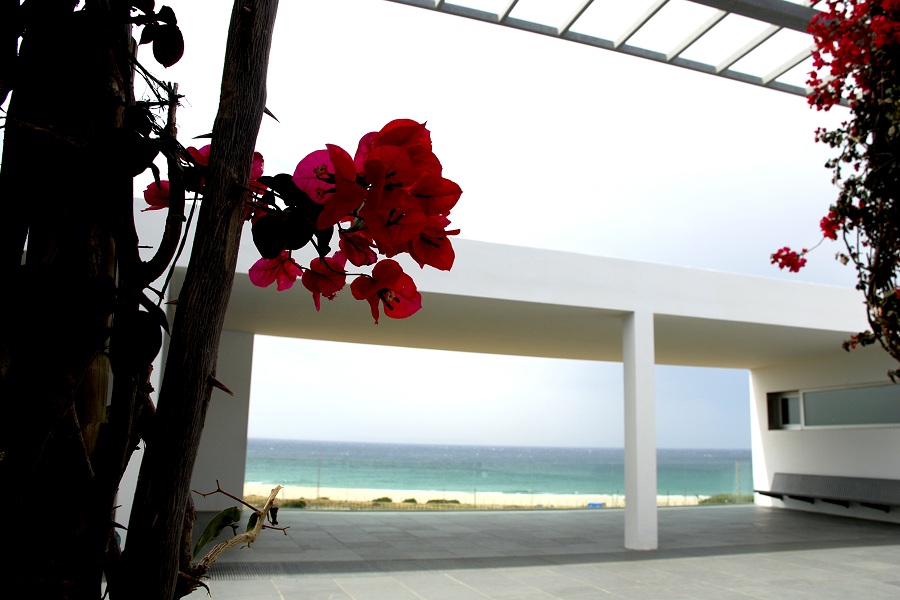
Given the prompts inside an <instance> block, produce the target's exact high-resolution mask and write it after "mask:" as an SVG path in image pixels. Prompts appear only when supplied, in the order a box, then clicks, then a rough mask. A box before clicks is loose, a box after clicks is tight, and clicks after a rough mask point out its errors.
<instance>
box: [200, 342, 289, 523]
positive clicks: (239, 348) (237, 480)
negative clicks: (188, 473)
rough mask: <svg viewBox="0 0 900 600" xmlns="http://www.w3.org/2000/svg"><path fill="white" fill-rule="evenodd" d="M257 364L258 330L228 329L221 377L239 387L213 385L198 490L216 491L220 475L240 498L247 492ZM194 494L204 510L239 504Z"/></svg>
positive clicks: (221, 355) (219, 496)
mask: <svg viewBox="0 0 900 600" xmlns="http://www.w3.org/2000/svg"><path fill="white" fill-rule="evenodd" d="M252 367H253V334H252V333H242V332H237V331H223V332H222V339H221V341H220V343H219V359H218V363H217V364H216V379H218V380H219V381H221V382H222V383H223V384H225V386H227V387H228V389H230V390H231V391H232V392H234V396H229V395H228V394H226V393H225V392H223V391H222V390H219V389H213V393H212V399H211V400H210V403H209V410H208V411H207V413H206V422H205V424H204V426H203V436H202V437H201V438H200V450H199V452H198V454H197V462H196V463H195V465H194V476H193V478H192V479H191V489H192V490H197V491H199V492H211V491H213V490H215V489H216V480H217V479H218V481H219V484H220V485H221V486H222V489H224V490H226V491H227V492H229V493H231V494H234V495H235V496H237V497H239V498H240V497H243V495H244V471H245V469H246V461H247V420H248V418H249V415H250V377H251V370H252ZM273 418H277V415H273ZM192 496H193V498H194V506H195V507H196V509H197V510H198V511H220V510H223V509H225V508H228V507H229V506H235V504H236V503H235V501H234V500H232V499H231V498H228V497H227V496H225V495H223V494H214V495H212V496H207V497H206V498H204V497H202V496H200V495H198V494H192Z"/></svg>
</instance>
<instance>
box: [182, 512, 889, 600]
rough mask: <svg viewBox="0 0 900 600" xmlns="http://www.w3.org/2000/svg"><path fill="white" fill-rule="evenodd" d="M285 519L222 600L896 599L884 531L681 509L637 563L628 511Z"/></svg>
mask: <svg viewBox="0 0 900 600" xmlns="http://www.w3.org/2000/svg"><path fill="white" fill-rule="evenodd" d="M282 512H283V513H284V515H282V514H281V513H279V517H282V519H279V520H280V521H282V520H283V521H284V524H285V525H287V526H289V529H288V530H287V535H285V534H284V533H282V532H266V535H264V536H263V537H262V538H261V539H260V540H258V541H257V542H256V543H255V544H254V545H253V546H252V547H251V548H245V549H242V550H238V551H231V552H229V553H226V555H225V556H224V557H223V559H222V560H221V565H222V570H221V571H220V572H221V574H222V576H223V577H226V579H215V570H214V579H213V580H212V581H211V582H210V587H211V589H212V591H213V596H212V597H213V600H236V599H238V598H241V599H242V600H288V599H292V600H293V599H312V600H319V599H323V600H324V599H333V600H380V599H381V598H385V599H391V600H393V599H394V598H396V599H398V600H405V599H406V598H415V599H417V600H450V599H451V598H452V599H454V600H470V599H471V600H484V599H493V600H586V599H589V598H591V599H594V598H595V599H598V600H607V599H613V598H633V599H637V600H649V599H653V598H665V599H666V600H677V599H681V598H690V599H695V600H712V599H714V598H715V599H716V600H732V599H735V600H737V599H740V600H748V599H756V600H764V599H767V598H778V599H779V600H781V599H782V598H791V600H794V599H798V600H805V599H807V598H817V599H822V600H830V599H832V598H835V599H837V598H841V599H844V598H850V599H853V598H865V599H866V600H869V599H870V598H871V599H874V600H880V599H882V598H884V599H887V598H891V599H893V600H896V599H897V598H900V568H898V567H900V526H898V525H891V524H884V523H874V522H865V521H855V520H850V519H842V518H839V517H827V516H823V515H813V514H808V513H796V512H792V511H783V510H776V509H768V510H767V509H759V508H755V507H721V508H711V509H675V508H673V509H667V510H663V511H660V528H659V530H660V550H659V551H652V552H629V551H626V550H624V548H623V547H622V536H623V518H622V514H623V513H622V512H621V511H558V512H557V511H544V512H534V511H531V512H519V513H508V512H502V513H490V512H485V513H462V514H461V513H457V514H450V513H417V514H406V513H377V514H376V513H367V514H360V513H347V514H322V513H309V512H305V511H290V510H283V511H282ZM270 534H271V535H270ZM227 564H231V567H232V569H231V570H230V571H229V570H228V569H226V568H225V567H226V566H227ZM279 573H280V575H279ZM303 573H307V574H303ZM192 597H193V598H195V599H197V600H199V599H200V598H205V597H207V596H206V592H205V591H203V590H198V591H197V592H195V594H193V595H192Z"/></svg>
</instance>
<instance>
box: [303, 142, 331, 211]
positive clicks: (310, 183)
mask: <svg viewBox="0 0 900 600" xmlns="http://www.w3.org/2000/svg"><path fill="white" fill-rule="evenodd" d="M293 179H294V183H296V184H297V187H298V188H300V189H301V190H303V191H304V192H306V194H307V195H308V196H309V197H310V198H311V199H312V200H313V202H317V203H319V204H324V203H325V199H326V194H328V193H330V192H333V191H334V164H332V162H331V156H330V155H329V153H328V150H316V151H315V152H310V153H309V154H307V155H306V156H305V157H304V158H303V160H301V161H300V162H299V163H297V167H296V168H295V169H294V176H293Z"/></svg>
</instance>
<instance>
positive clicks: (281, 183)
mask: <svg viewBox="0 0 900 600" xmlns="http://www.w3.org/2000/svg"><path fill="white" fill-rule="evenodd" d="M257 181H259V182H260V183H261V184H263V185H264V186H266V187H267V188H269V189H270V190H272V191H274V192H275V193H276V194H278V195H279V196H280V197H281V199H282V200H284V203H285V204H287V205H288V206H302V205H304V204H307V203H312V204H315V202H313V201H312V200H311V199H310V197H309V195H308V194H307V193H306V192H304V191H303V190H301V189H300V188H298V187H297V184H296V183H294V178H293V177H291V176H290V175H288V174H287V173H279V174H278V175H263V176H262V177H260V178H259V179H258V180H257ZM316 206H319V205H316Z"/></svg>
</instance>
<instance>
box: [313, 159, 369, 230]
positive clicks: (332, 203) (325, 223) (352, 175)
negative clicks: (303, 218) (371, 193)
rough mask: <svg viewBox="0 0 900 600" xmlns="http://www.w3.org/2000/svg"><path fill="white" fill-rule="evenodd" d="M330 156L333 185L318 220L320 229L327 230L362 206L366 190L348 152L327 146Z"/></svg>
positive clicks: (317, 225) (317, 223)
mask: <svg viewBox="0 0 900 600" xmlns="http://www.w3.org/2000/svg"><path fill="white" fill-rule="evenodd" d="M327 148H328V156H329V158H330V159H331V164H332V165H333V169H334V170H333V177H332V179H333V185H332V189H331V190H330V191H331V192H333V193H331V194H330V195H329V196H327V197H326V198H325V207H324V208H323V209H322V212H321V213H319V217H318V219H317V220H316V227H317V228H318V229H327V228H329V227H331V226H333V225H336V224H337V223H339V222H340V221H341V220H342V219H343V218H344V217H346V216H347V215H349V214H352V213H353V212H354V211H355V210H356V209H357V208H359V207H360V205H362V203H363V200H364V199H365V198H366V188H364V187H363V186H361V185H359V184H358V183H357V181H356V167H355V166H354V164H353V159H352V158H350V155H349V154H347V151H346V150H344V149H343V148H341V147H340V146H335V145H334V144H327Z"/></svg>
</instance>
